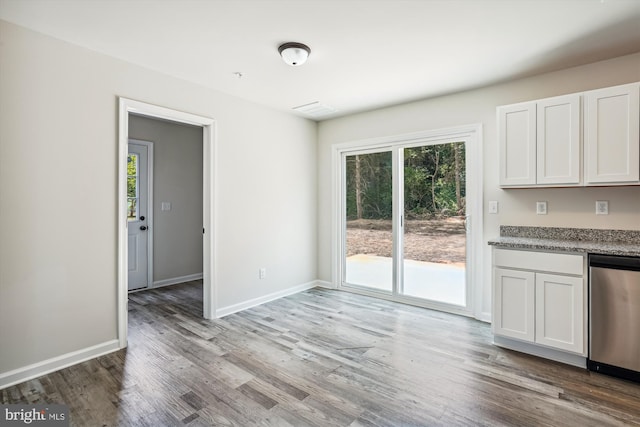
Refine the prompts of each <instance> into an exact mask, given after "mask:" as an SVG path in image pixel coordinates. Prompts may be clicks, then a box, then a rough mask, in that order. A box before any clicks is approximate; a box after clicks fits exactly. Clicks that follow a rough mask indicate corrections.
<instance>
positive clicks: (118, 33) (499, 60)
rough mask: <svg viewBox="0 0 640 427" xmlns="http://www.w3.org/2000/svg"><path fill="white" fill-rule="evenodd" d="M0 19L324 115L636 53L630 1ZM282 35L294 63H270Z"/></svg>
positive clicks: (361, 4) (307, 6) (141, 2)
mask: <svg viewBox="0 0 640 427" xmlns="http://www.w3.org/2000/svg"><path fill="white" fill-rule="evenodd" d="M0 19H4V20H6V21H10V22H13V23H16V24H18V25H22V26H25V27H28V28H31V29H34V30H36V31H39V32H42V33H45V34H48V35H51V36H53V37H56V38H59V39H62V40H66V41H68V42H71V43H74V44H77V45H81V46H84V47H87V48H89V49H92V50H95V51H98V52H102V53H105V54H107V55H110V56H113V57H116V58H120V59H123V60H125V61H128V62H132V63H135V64H138V65H141V66H144V67H147V68H150V69H154V70H157V71H160V72H163V73H166V74H169V75H172V76H175V77H178V78H181V79H184V80H189V81H192V82H194V83H197V84H200V85H203V86H207V87H210V88H213V89H216V90H218V91H221V92H225V93H228V94H231V95H235V96H238V97H241V98H244V99H248V100H251V101H254V102H257V103H260V104H264V105H267V106H271V107H274V108H277V109H280V110H285V111H292V110H291V108H292V107H296V106H299V105H302V104H308V103H311V102H315V101H319V102H321V103H323V104H327V105H329V106H331V107H333V108H335V109H337V112H336V113H335V114H333V115H332V116H331V117H335V116H338V115H345V114H349V113H353V112H357V111H363V110H369V109H373V108H378V107H382V106H387V105H391V104H398V103H402V102H406V101H411V100H416V99H422V98H428V97H433V96H438V95H443V94H447V93H452V92H458V91H462V90H466V89H470V88H474V87H479V86H485V85H488V84H491V83H496V82H499V81H505V80H509V79H514V78H518V77H523V76H527V75H533V74H537V73H541V72H547V71H551V70H557V69H561V68H567V67H571V66H576V65H581V64H585V63H589V62H594V61H599V60H603V59H608V58H612V57H616V56H621V55H625V54H629V53H634V52H638V51H640V0H554V1H552V0H441V1H439V0H422V1H421V0H410V1H401V0H289V1H285V0H251V1H249V0H208V1H207V0H128V1H124V0H84V1H81V0H0ZM288 41H296V42H302V43H305V44H307V45H309V46H310V47H311V55H310V57H309V60H308V62H307V63H306V64H305V65H303V66H301V67H289V66H287V65H286V64H284V62H283V61H282V60H281V59H280V57H279V55H278V51H277V48H278V46H279V45H280V44H281V43H283V42H288ZM236 72H241V73H242V78H238V77H237V76H236V75H235V74H234V73H236ZM327 117H329V116H327Z"/></svg>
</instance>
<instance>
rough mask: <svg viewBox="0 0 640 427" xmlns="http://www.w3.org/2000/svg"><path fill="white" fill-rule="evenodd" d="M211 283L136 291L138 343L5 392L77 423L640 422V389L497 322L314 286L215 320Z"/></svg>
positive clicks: (133, 329) (5, 399) (132, 334)
mask: <svg viewBox="0 0 640 427" xmlns="http://www.w3.org/2000/svg"><path fill="white" fill-rule="evenodd" d="M201 288H202V286H201V283H199V282H190V283H187V284H182V285H176V286H173V287H169V288H163V289H160V290H150V291H144V292H138V293H134V294H131V295H130V304H129V306H130V309H129V348H128V349H127V350H122V351H119V352H116V353H112V354H109V355H107V356H103V357H100V358H98V359H95V360H91V361H89V362H85V363H82V364H79V365H76V366H72V367H70V368H67V369H63V370H61V371H58V372H55V373H52V374H49V375H46V376H44V377H41V378H39V379H36V380H32V381H28V382H25V383H23V384H19V385H17V386H14V387H10V388H7V389H4V390H1V391H0V401H1V402H2V403H21V402H23V403H44V402H46V403H64V404H67V405H69V406H70V410H71V420H72V425H76V426H116V425H119V426H181V425H188V426H211V425H215V426H254V425H260V426H458V425H461V426H465V425H469V426H471V425H472V426H476V425H487V426H501V425H508V426H613V425H636V426H640V385H638V384H634V383H630V382H626V381H622V380H618V379H615V378H611V377H607V376H603V375H598V374H593V373H590V372H588V371H586V370H583V369H578V368H573V367H569V366H566V365H562V364H559V363H554V362H549V361H546V360H542V359H538V358H535V357H531V356H526V355H523V354H519V353H516V352H511V351H508V350H503V349H500V348H498V347H495V346H493V345H492V344H491V332H490V327H489V325H487V324H484V323H481V322H478V321H475V320H471V319H467V318H464V317H459V316H455V315H450V314H445V313H439V312H435V311H430V310H426V309H421V308H417V307H411V306H406V305H401V304H396V303H392V302H388V301H382V300H377V299H373V298H368V297H364V296H359V295H354V294H349V293H345V292H337V291H331V290H323V289H313V290H310V291H306V292H303V293H300V294H296V295H293V296H290V297H287V298H283V299H280V300H277V301H274V302H271V303H268V304H264V305H262V306H259V307H255V308H252V309H249V310H246V311H244V312H241V313H237V314H233V315H230V316H227V317H225V318H223V319H219V320H215V321H207V320H204V319H202V318H201V317H200V316H201V313H202V289H201Z"/></svg>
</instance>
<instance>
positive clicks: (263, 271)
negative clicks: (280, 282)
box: [258, 268, 267, 279]
mask: <svg viewBox="0 0 640 427" xmlns="http://www.w3.org/2000/svg"><path fill="white" fill-rule="evenodd" d="M258 277H259V278H260V279H264V278H265V277H267V269H266V268H261V269H260V270H259V271H258Z"/></svg>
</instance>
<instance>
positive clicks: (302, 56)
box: [278, 42, 311, 67]
mask: <svg viewBox="0 0 640 427" xmlns="http://www.w3.org/2000/svg"><path fill="white" fill-rule="evenodd" d="M278 52H280V56H282V60H283V61H284V62H286V63H287V64H288V65H291V66H293V67H297V66H298V65H302V64H304V63H305V62H307V58H308V57H309V54H310V53H311V49H309V46H307V45H306V44H302V43H296V42H288V43H284V44H281V45H280V47H278Z"/></svg>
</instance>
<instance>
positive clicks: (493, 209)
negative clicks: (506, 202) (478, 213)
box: [489, 200, 498, 214]
mask: <svg viewBox="0 0 640 427" xmlns="http://www.w3.org/2000/svg"><path fill="white" fill-rule="evenodd" d="M489 213H490V214H497V213H498V201H497V200H491V201H489Z"/></svg>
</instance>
